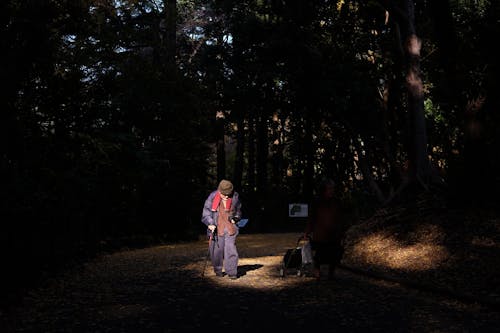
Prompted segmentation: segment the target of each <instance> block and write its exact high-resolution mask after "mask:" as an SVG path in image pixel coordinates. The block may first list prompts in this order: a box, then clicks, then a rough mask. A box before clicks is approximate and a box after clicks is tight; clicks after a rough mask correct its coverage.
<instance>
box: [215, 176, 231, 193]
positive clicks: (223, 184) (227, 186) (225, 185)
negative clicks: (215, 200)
mask: <svg viewBox="0 0 500 333" xmlns="http://www.w3.org/2000/svg"><path fill="white" fill-rule="evenodd" d="M217 190H219V192H220V193H222V194H224V195H230V194H231V193H233V184H232V183H231V182H230V181H229V180H225V179H223V180H221V181H220V183H219V187H218V188H217Z"/></svg>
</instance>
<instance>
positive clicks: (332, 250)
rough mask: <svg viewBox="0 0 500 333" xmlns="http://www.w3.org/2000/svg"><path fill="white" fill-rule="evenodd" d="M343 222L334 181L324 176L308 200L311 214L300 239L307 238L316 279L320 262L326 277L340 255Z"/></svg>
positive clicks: (330, 274) (338, 261) (333, 271)
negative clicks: (312, 255) (316, 192)
mask: <svg viewBox="0 0 500 333" xmlns="http://www.w3.org/2000/svg"><path fill="white" fill-rule="evenodd" d="M343 224H344V211H343V208H342V204H341V202H340V200H339V199H338V198H337V197H336V196H335V184H334V182H333V180H331V179H326V180H324V181H322V182H321V184H320V186H319V190H318V197H317V198H316V199H315V200H314V201H313V202H312V204H311V214H310V215H309V219H308V221H307V225H306V229H305V232H304V239H307V238H311V247H312V249H313V251H314V257H313V266H314V276H315V277H316V278H317V279H319V278H320V277H321V272H320V267H321V265H322V264H327V265H328V279H329V280H331V279H333V276H334V273H335V268H336V266H338V264H340V260H341V259H342V255H343V247H342V237H343V230H344V225H343ZM311 234H312V237H310V236H311Z"/></svg>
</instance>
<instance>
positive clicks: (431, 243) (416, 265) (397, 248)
mask: <svg viewBox="0 0 500 333" xmlns="http://www.w3.org/2000/svg"><path fill="white" fill-rule="evenodd" d="M398 236H399V234H398V233H394V232H388V231H387V230H383V231H378V232H374V233H372V234H368V235H364V236H362V237H360V238H359V239H358V240H357V241H356V242H355V243H354V244H353V245H352V247H351V248H350V249H349V251H350V254H351V255H352V256H353V257H355V258H357V260H361V261H363V262H366V263H368V264H370V265H376V266H383V267H386V268H390V269H398V270H403V271H424V270H429V269H435V268H438V267H439V266H440V265H441V264H442V263H443V262H445V261H446V260H447V259H448V258H449V252H448V250H447V248H446V247H445V246H443V245H442V244H440V240H441V239H443V238H444V232H443V231H442V230H441V229H440V228H438V227H436V226H433V225H428V224H422V225H421V226H418V227H417V228H416V229H415V230H413V231H412V232H410V233H407V234H405V237H401V238H400V237H398Z"/></svg>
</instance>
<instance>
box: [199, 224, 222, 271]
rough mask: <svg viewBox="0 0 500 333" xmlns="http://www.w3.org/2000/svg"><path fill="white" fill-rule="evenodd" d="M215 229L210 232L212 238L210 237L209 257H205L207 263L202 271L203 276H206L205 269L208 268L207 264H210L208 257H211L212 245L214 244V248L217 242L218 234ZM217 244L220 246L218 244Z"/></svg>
mask: <svg viewBox="0 0 500 333" xmlns="http://www.w3.org/2000/svg"><path fill="white" fill-rule="evenodd" d="M215 230H216V229H214V230H212V231H211V232H210V238H209V239H208V251H207V257H206V258H205V265H203V271H202V272H201V277H204V276H205V270H206V269H207V264H208V259H209V258H210V245H212V250H213V249H214V247H215V243H217V234H216V233H215ZM217 246H219V245H218V244H217Z"/></svg>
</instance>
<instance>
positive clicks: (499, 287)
mask: <svg viewBox="0 0 500 333" xmlns="http://www.w3.org/2000/svg"><path fill="white" fill-rule="evenodd" d="M345 248H346V251H345V255H344V258H343V265H344V267H346V268H350V269H352V270H356V271H359V272H363V273H367V274H371V275H374V276H381V277H384V278H389V279H394V280H397V281H401V282H403V283H406V284H408V285H411V286H414V287H418V288H423V289H428V290H430V291H432V292H435V293H443V294H447V295H449V296H455V297H457V298H460V299H462V300H465V301H469V302H480V303H485V304H488V305H490V306H494V307H496V308H500V271H499V270H498V267H500V218H499V215H498V212H497V211H495V210H493V209H485V208H477V207H474V208H471V207H454V208H450V207H448V206H447V204H446V203H445V202H444V201H443V200H441V199H440V198H437V197H435V196H431V195H422V196H420V197H419V198H418V199H417V200H415V201H414V202H413V203H412V204H411V205H408V204H404V205H394V206H392V207H387V208H381V209H379V210H377V211H376V212H375V214H373V215H372V216H370V217H369V218H367V219H365V220H360V221H358V222H357V223H356V224H355V225H353V226H352V227H351V228H349V230H348V231H347V234H346V237H345Z"/></svg>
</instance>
